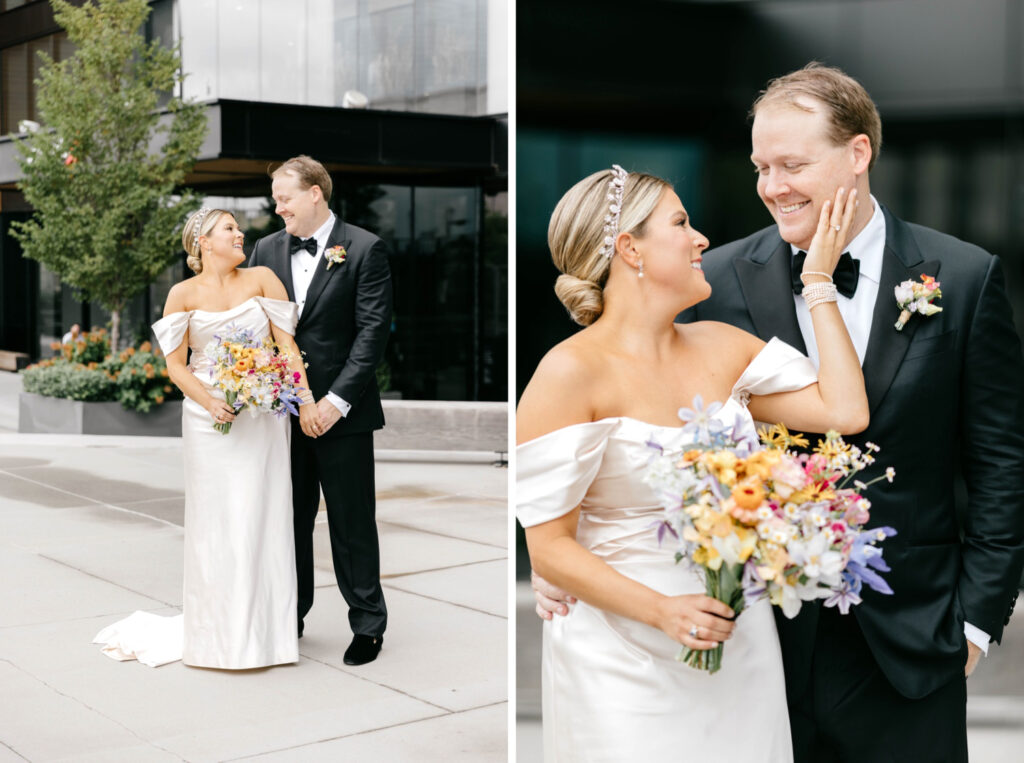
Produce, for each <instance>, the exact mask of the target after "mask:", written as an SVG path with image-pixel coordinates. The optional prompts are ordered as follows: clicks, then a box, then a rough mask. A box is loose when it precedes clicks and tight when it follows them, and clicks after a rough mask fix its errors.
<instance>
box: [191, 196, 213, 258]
mask: <svg viewBox="0 0 1024 763" xmlns="http://www.w3.org/2000/svg"><path fill="white" fill-rule="evenodd" d="M212 211H213V210H211V209H210V208H209V207H202V208H200V210H199V211H198V212H196V217H197V219H196V227H195V228H193V229H192V250H193V251H194V252H195V253H196V254H198V253H199V231H200V229H202V227H203V220H205V219H206V216H207V215H208V214H210V212H212Z"/></svg>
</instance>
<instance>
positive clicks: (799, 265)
mask: <svg viewBox="0 0 1024 763" xmlns="http://www.w3.org/2000/svg"><path fill="white" fill-rule="evenodd" d="M806 259H807V252H802V251H801V252H797V253H796V254H794V255H793V272H792V277H793V293H794V294H802V293H803V291H804V284H803V281H801V280H800V273H801V272H803V269H804V260H806ZM858 280H860V260H855V259H853V257H851V256H850V253H849V252H843V255H842V256H841V257H840V258H839V264H838V265H836V270H835V272H834V273H833V274H832V281H833V283H835V285H836V289H838V290H839V293H840V294H842V295H843V296H844V297H847V298H849V297H852V296H853V295H854V294H855V293H856V291H857V281H858Z"/></svg>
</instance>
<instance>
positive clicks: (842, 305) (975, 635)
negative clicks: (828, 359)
mask: <svg viewBox="0 0 1024 763" xmlns="http://www.w3.org/2000/svg"><path fill="white" fill-rule="evenodd" d="M871 204H872V206H873V207H874V213H873V214H872V215H871V219H870V220H869V221H868V224H867V225H866V226H864V230H862V231H861V232H860V233H858V234H857V236H856V237H855V238H854V239H853V241H851V242H850V243H849V245H848V246H847V247H846V251H847V252H849V253H850V256H851V257H853V259H855V260H860V277H859V279H858V281H857V291H856V292H854V295H853V296H852V297H844V296H843V295H842V294H839V295H837V306H838V307H839V314H840V315H841V316H843V322H844V323H845V324H846V330H847V331H848V332H849V333H850V339H851V340H853V347H854V349H855V350H856V351H857V359H858V360H859V361H860V363H861V365H864V354H865V353H866V352H867V349H868V337H869V336H870V334H871V318H872V316H873V315H874V311H875V301H876V300H877V298H878V284H879V281H881V279H882V257H883V255H884V253H885V215H883V214H882V208H881V207H880V206H879V205H878V201H877V200H876V199H875V197H874V196H872V197H871ZM791 248H792V251H793V254H796V253H797V252H799V251H800V249H799V248H798V247H796V246H792V245H791ZM793 299H794V301H795V303H796V320H797V323H799V324H800V334H801V336H803V338H804V344H805V345H806V346H807V357H809V358H810V359H811V362H812V363H814V367H815V368H818V365H819V362H820V361H819V358H818V344H817V342H815V340H814V325H813V324H812V322H811V311H810V310H808V309H807V303H806V302H805V301H804V299H803V297H802V296H800V295H797V294H794V295H793ZM882 444H883V445H884V443H882ZM964 634H965V635H966V636H967V639H968V640H969V641H971V642H972V643H973V644H975V645H976V646H979V647H981V650H982V651H983V652H984V653H985V654H986V655H987V654H988V645H989V642H990V641H991V640H992V638H991V636H989V635H988V634H987V633H985V631H983V630H981V629H980V628H978V627H976V626H974V625H971V624H970V623H967V622H965V623H964Z"/></svg>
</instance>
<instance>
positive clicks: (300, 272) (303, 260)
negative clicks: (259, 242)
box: [291, 212, 352, 416]
mask: <svg viewBox="0 0 1024 763" xmlns="http://www.w3.org/2000/svg"><path fill="white" fill-rule="evenodd" d="M335 219H336V218H335V216H334V213H333V212H331V213H330V216H329V217H328V218H327V222H325V223H324V224H323V225H321V226H320V227H319V228H317V230H316V233H314V234H313V236H312V238H314V239H316V254H310V253H309V252H307V251H306V250H305V249H300V250H299V251H297V252H295V254H293V255H291V258H292V286H293V287H294V289H295V302H296V304H297V305H298V306H299V315H302V308H303V307H305V305H306V294H307V292H309V285H310V284H311V283H312V282H313V275H314V274H315V273H316V268H317V265H319V264H320V258H321V257H323V256H324V250H325V249H326V248H327V239H329V238H330V237H331V231H332V230H334V221H335ZM303 241H308V239H303ZM299 349H302V348H299ZM326 397H327V399H328V400H329V401H330V402H331V405H333V406H334V407H335V408H337V409H338V410H339V411H341V415H342V416H347V415H348V412H349V411H350V410H352V405H351V404H350V403H348V402H346V401H345V400H343V399H342V398H341V397H339V396H338V395H335V394H334V393H333V392H331V391H329V390H328V392H327V395H326Z"/></svg>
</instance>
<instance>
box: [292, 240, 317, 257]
mask: <svg viewBox="0 0 1024 763" xmlns="http://www.w3.org/2000/svg"><path fill="white" fill-rule="evenodd" d="M303 249H305V250H306V251H307V252H309V253H310V255H312V256H313V257H316V239H315V238H307V239H306V240H305V241H303V240H302V239H301V238H299V237H298V236H288V254H295V253H296V252H298V251H301V250H303Z"/></svg>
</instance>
